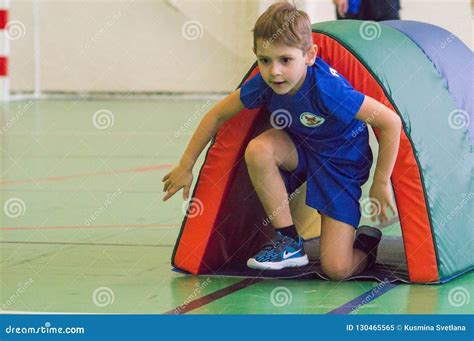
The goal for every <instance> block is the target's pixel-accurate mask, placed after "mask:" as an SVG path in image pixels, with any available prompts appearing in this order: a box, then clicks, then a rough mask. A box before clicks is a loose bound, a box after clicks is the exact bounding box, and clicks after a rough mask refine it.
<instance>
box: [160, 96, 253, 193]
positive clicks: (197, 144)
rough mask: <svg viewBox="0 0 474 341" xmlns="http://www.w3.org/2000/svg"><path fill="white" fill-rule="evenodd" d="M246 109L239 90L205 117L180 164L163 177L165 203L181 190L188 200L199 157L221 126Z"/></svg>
mask: <svg viewBox="0 0 474 341" xmlns="http://www.w3.org/2000/svg"><path fill="white" fill-rule="evenodd" d="M244 108H245V107H244V105H243V104H242V102H241V101H240V89H238V90H236V91H234V92H233V93H231V94H230V95H228V96H226V97H225V98H224V99H223V100H221V101H220V102H219V103H217V104H216V105H215V106H214V107H213V108H212V109H211V110H210V111H209V112H208V113H207V114H206V115H205V116H204V118H203V119H202V120H201V122H200V123H199V126H198V127H197V128H196V130H195V132H194V134H193V136H192V137H191V140H190V141H189V143H188V146H187V147H186V150H185V151H184V153H183V156H182V157H181V160H180V162H179V164H178V165H177V166H176V167H175V168H173V170H171V172H169V173H168V174H166V175H165V176H164V177H163V180H162V182H164V183H165V184H164V186H163V191H164V192H166V194H165V196H164V197H163V201H166V200H168V199H169V198H170V197H172V196H173V195H174V194H175V193H176V192H178V191H179V190H180V189H181V188H184V191H183V198H184V200H187V199H188V197H189V190H190V187H191V184H192V180H193V175H192V169H193V167H194V164H195V163H196V161H197V159H198V157H199V155H200V154H201V152H202V151H203V149H204V148H205V147H206V145H207V144H208V143H209V141H210V140H211V139H212V137H213V136H214V135H215V134H216V133H217V131H218V130H219V128H220V126H221V125H222V124H223V123H224V122H225V121H227V120H228V119H230V118H231V117H233V116H234V115H236V114H238V113H239V112H240V111H242V110H243V109H244Z"/></svg>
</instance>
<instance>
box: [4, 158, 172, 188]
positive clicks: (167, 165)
mask: <svg viewBox="0 0 474 341" xmlns="http://www.w3.org/2000/svg"><path fill="white" fill-rule="evenodd" d="M172 166H173V165H172V164H171V163H163V164H160V165H153V166H145V167H138V168H129V169H118V170H115V171H109V172H89V173H78V174H72V175H58V176H48V177H44V178H32V179H16V180H0V185H11V184H20V183H22V184H25V183H38V182H48V181H63V180H69V179H75V178H82V177H88V176H104V175H111V174H124V173H144V172H149V171H154V170H160V169H168V168H171V167H172Z"/></svg>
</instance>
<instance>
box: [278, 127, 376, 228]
mask: <svg viewBox="0 0 474 341" xmlns="http://www.w3.org/2000/svg"><path fill="white" fill-rule="evenodd" d="M289 136H290V137H291V138H292V140H293V143H294V144H295V147H296V150H297V153H298V166H297V167H296V169H295V170H294V171H292V172H288V171H285V170H281V173H282V176H283V180H284V182H285V186H286V189H287V191H288V194H289V195H290V194H291V193H293V192H294V191H295V190H297V189H298V187H300V186H301V185H302V184H303V183H304V182H305V181H306V182H307V184H306V185H307V186H306V205H308V206H310V207H312V208H314V209H316V210H318V211H319V213H321V214H325V215H327V216H329V217H331V218H333V219H336V220H338V221H342V222H344V223H346V224H349V225H351V226H353V227H354V228H357V227H358V226H359V222H360V217H361V214H360V205H359V199H360V197H361V194H362V190H361V187H362V185H363V184H364V183H365V182H366V181H367V179H368V178H369V174H370V167H371V166H372V153H371V152H370V155H367V156H366V157H364V158H363V159H364V160H363V162H360V163H359V164H358V166H357V167H354V163H352V164H349V162H344V161H342V162H341V161H340V160H333V159H329V158H324V157H322V156H320V155H317V154H316V153H312V152H310V151H308V150H305V148H304V147H303V146H301V145H300V143H298V142H297V140H295V137H294V136H292V134H289ZM369 150H370V149H369Z"/></svg>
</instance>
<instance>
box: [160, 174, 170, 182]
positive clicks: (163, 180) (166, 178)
mask: <svg viewBox="0 0 474 341" xmlns="http://www.w3.org/2000/svg"><path fill="white" fill-rule="evenodd" d="M169 177H170V173H168V174H166V175H165V176H164V177H163V179H161V182H165V181H166V180H168V178H169Z"/></svg>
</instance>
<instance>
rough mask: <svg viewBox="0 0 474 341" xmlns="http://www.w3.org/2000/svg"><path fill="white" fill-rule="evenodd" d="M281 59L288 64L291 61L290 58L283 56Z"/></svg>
mask: <svg viewBox="0 0 474 341" xmlns="http://www.w3.org/2000/svg"><path fill="white" fill-rule="evenodd" d="M281 60H282V61H283V63H284V64H288V63H289V62H290V61H291V58H288V57H284V58H282V59H281Z"/></svg>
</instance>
